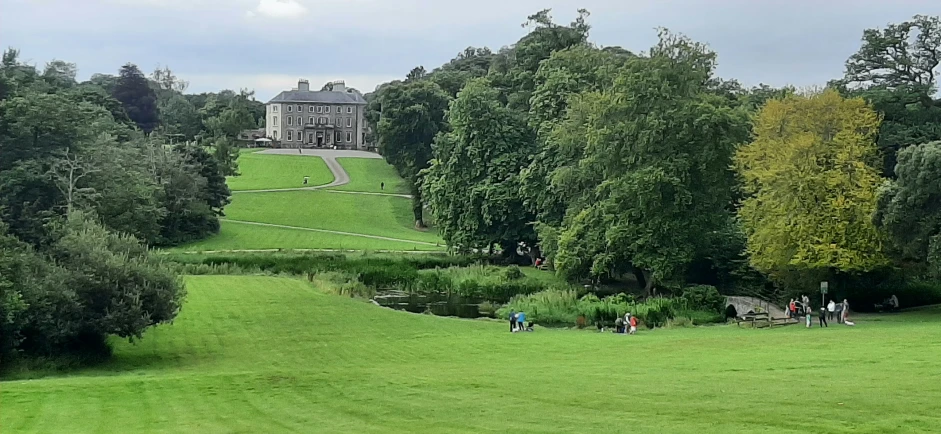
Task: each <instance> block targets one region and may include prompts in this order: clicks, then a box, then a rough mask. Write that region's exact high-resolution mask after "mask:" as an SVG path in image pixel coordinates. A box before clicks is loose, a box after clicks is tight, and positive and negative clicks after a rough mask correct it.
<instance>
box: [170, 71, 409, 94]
mask: <svg viewBox="0 0 941 434" xmlns="http://www.w3.org/2000/svg"><path fill="white" fill-rule="evenodd" d="M174 72H176V71H174ZM177 76H179V77H180V78H183V79H185V80H187V81H189V82H190V87H189V89H188V90H187V92H193V93H199V92H218V91H219V90H221V89H232V90H235V91H238V90H239V89H243V88H246V89H251V90H254V91H255V98H256V99H258V100H259V101H263V102H268V100H270V99H271V98H274V96H275V95H277V94H278V93H279V92H281V91H283V90H291V88H294V87H297V80H298V79H299V78H305V79H307V80H308V81H310V87H311V89H316V90H320V87H321V86H323V85H324V84H325V83H327V82H330V81H336V80H343V81H345V82H346V86H347V87H354V88H356V89H359V91H360V92H363V93H368V92H372V91H373V90H375V89H376V86H378V85H380V84H382V83H385V82H389V81H392V80H395V79H398V78H400V77H397V76H394V75H385V74H340V75H324V74H301V75H288V74H189V73H187V72H185V71H180V72H179V73H177Z"/></svg>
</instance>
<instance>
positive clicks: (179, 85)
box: [150, 66, 190, 93]
mask: <svg viewBox="0 0 941 434" xmlns="http://www.w3.org/2000/svg"><path fill="white" fill-rule="evenodd" d="M150 78H151V80H153V81H154V82H155V83H157V85H158V86H159V87H160V89H164V90H169V91H172V92H175V93H183V92H186V89H187V88H188V87H189V85H190V84H189V82H188V81H186V80H182V79H180V78H178V77H177V76H176V75H175V74H174V73H173V71H171V70H170V67H169V66H165V67H163V69H161V68H160V67H157V69H154V72H153V73H151V74H150Z"/></svg>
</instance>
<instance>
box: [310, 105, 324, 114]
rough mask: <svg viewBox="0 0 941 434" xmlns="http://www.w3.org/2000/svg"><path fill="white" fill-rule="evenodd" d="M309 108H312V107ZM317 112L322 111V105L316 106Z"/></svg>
mask: <svg viewBox="0 0 941 434" xmlns="http://www.w3.org/2000/svg"><path fill="white" fill-rule="evenodd" d="M311 109H313V107H312V108H311ZM317 113H323V107H321V106H317Z"/></svg>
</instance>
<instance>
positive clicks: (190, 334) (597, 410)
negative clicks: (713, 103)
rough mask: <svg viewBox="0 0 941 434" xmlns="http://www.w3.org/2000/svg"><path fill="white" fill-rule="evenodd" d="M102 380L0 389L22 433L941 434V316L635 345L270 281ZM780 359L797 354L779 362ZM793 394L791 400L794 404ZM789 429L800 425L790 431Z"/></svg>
mask: <svg viewBox="0 0 941 434" xmlns="http://www.w3.org/2000/svg"><path fill="white" fill-rule="evenodd" d="M187 285H188V287H189V300H188V303H187V305H186V307H185V308H184V310H183V312H182V314H181V315H180V317H179V319H178V320H177V321H176V322H175V323H174V324H173V325H171V326H165V327H160V328H157V329H154V330H152V331H150V332H148V333H147V334H146V335H145V337H144V340H143V341H141V342H140V343H138V344H136V345H132V344H128V343H125V342H115V352H114V357H113V359H112V360H111V361H110V362H108V363H107V364H105V365H102V366H99V367H95V368H91V369H86V370H84V371H80V372H74V373H72V374H69V375H63V376H58V377H47V378H42V379H36V380H32V381H23V380H13V379H9V378H8V379H7V381H4V382H2V383H0V400H2V403H3V411H0V426H2V427H3V431H4V432H17V433H20V432H22V433H32V432H37V433H90V432H96V433H110V432H115V433H138V432H140V433H144V432H146V433H177V432H245V433H248V432H266V433H281V432H358V433H363V432H365V433H394V432H409V433H412V432H434V433H441V432H474V433H477V432H546V433H548V432H671V433H712V432H717V433H724V432H746V431H768V432H795V433H798V432H809V431H817V432H847V433H849V432H854V433H855V432H871V433H883V432H900V431H904V432H932V431H934V430H936V429H937V427H938V426H941V418H939V417H938V416H937V415H938V414H939V413H941V383H938V382H936V381H929V380H930V379H932V378H934V376H935V375H936V374H937V372H938V371H939V369H941V362H939V360H941V344H938V343H939V342H941V315H939V314H941V312H939V311H938V310H937V309H934V310H930V311H922V312H919V313H913V314H899V315H890V316H880V317H864V316H860V317H858V318H857V319H858V321H857V323H856V324H857V326H856V327H845V326H843V327H830V328H829V329H817V328H814V329H810V330H808V329H804V328H802V327H786V328H780V329H773V330H750V329H737V328H736V327H707V328H693V329H671V330H656V331H653V332H645V333H641V334H639V335H637V336H630V337H629V336H618V335H613V334H610V333H605V334H600V333H592V332H584V331H583V332H580V331H567V330H545V329H538V330H537V332H535V333H525V334H510V333H508V332H507V330H506V328H507V326H506V324H505V323H504V322H502V321H500V322H497V321H468V320H455V319H449V318H440V317H433V316H427V315H413V314H408V313H403V312H396V311H392V310H388V309H381V308H377V307H375V306H372V305H370V304H367V303H364V302H361V301H357V300H352V299H349V298H342V297H335V296H330V295H326V294H324V293H323V292H321V291H319V290H316V289H314V288H312V287H311V286H309V285H307V284H306V283H304V282H301V281H298V280H292V279H278V278H270V277H248V276H246V277H232V276H200V277H190V278H187ZM784 348H787V351H784V350H783V349H784ZM788 385H791V386H792V387H786V386H788ZM795 415H800V416H799V417H795Z"/></svg>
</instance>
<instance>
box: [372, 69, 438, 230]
mask: <svg viewBox="0 0 941 434" xmlns="http://www.w3.org/2000/svg"><path fill="white" fill-rule="evenodd" d="M376 106H378V109H379V110H378V115H379V119H378V137H379V152H380V153H381V154H382V155H383V157H385V159H386V161H388V162H389V164H392V166H394V167H395V168H396V170H397V171H398V172H399V174H400V175H402V177H403V178H405V179H406V180H407V181H408V182H409V185H410V186H411V192H412V210H413V212H414V215H415V222H416V225H417V226H423V225H424V220H423V201H422V197H421V190H420V188H419V186H420V185H421V176H420V173H421V171H422V170H424V169H426V168H427V167H428V165H429V162H430V161H431V158H432V143H433V142H434V139H435V136H436V135H437V134H438V133H439V132H441V131H446V130H447V122H446V120H445V112H446V111H447V109H448V95H447V94H445V93H444V91H442V90H441V88H439V87H438V85H437V84H435V83H433V82H431V81H427V80H420V81H413V82H410V83H393V84H390V85H388V86H385V87H383V88H382V89H380V91H379V93H378V95H377V98H376V104H373V107H374V108H375V107H376Z"/></svg>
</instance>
